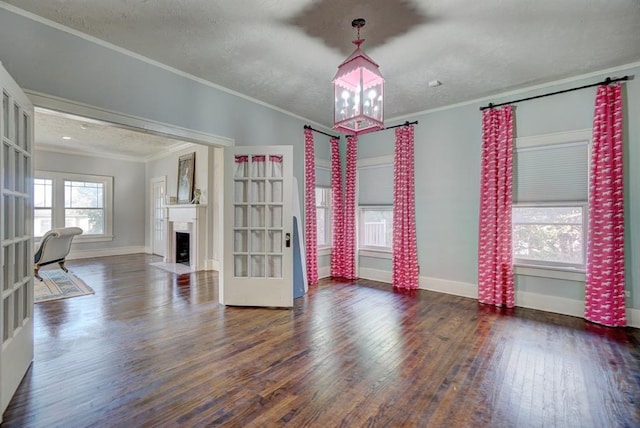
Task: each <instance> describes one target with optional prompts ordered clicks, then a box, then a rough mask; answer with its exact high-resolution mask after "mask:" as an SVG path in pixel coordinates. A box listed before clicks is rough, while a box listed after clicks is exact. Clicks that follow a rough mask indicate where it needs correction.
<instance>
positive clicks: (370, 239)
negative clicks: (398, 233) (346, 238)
mask: <svg viewBox="0 0 640 428" xmlns="http://www.w3.org/2000/svg"><path fill="white" fill-rule="evenodd" d="M392 242H393V210H391V209H385V210H381V209H364V210H362V235H361V244H362V245H363V246H370V247H387V248H391V244H392Z"/></svg>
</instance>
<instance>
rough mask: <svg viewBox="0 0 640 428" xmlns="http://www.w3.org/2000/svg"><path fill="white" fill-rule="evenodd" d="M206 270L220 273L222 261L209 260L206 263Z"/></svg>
mask: <svg viewBox="0 0 640 428" xmlns="http://www.w3.org/2000/svg"><path fill="white" fill-rule="evenodd" d="M204 269H205V270H215V271H217V272H220V260H217V259H208V260H206V261H205V262H204Z"/></svg>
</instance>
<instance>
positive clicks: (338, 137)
mask: <svg viewBox="0 0 640 428" xmlns="http://www.w3.org/2000/svg"><path fill="white" fill-rule="evenodd" d="M304 129H310V130H312V131H315V132H318V133H320V134H323V135H326V136H327V137H331V138H337V139H338V140H339V139H340V136H338V135H331V134H327V133H326V132H322V131H320V130H318V129H314V128H312V127H310V126H309V125H305V126H304Z"/></svg>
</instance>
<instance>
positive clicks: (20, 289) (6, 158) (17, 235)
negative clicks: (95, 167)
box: [0, 65, 33, 421]
mask: <svg viewBox="0 0 640 428" xmlns="http://www.w3.org/2000/svg"><path fill="white" fill-rule="evenodd" d="M0 88H1V89H2V91H1V92H2V107H1V110H0V135H1V136H2V151H1V152H0V168H1V172H0V189H2V198H1V199H0V224H1V225H2V226H1V227H0V241H1V242H2V252H1V253H0V259H1V260H2V277H1V278H0V289H1V290H2V303H0V334H2V348H1V350H0V405H1V406H2V409H1V412H0V421H1V420H2V416H1V414H2V413H4V411H5V409H6V408H7V405H8V404H9V401H10V400H11V397H13V394H14V393H15V391H16V389H17V388H18V385H19V384H20V381H21V380H22V378H23V377H24V374H25V373H26V371H27V369H28V368H29V365H30V364H31V361H32V360H33V172H32V158H31V154H32V150H33V105H32V104H31V102H30V101H29V99H28V98H27V96H26V95H25V94H24V92H22V90H21V89H20V87H19V86H18V84H17V83H16V82H15V81H14V80H13V79H12V78H11V76H10V75H9V73H7V71H6V70H5V69H4V68H3V67H2V66H1V65H0Z"/></svg>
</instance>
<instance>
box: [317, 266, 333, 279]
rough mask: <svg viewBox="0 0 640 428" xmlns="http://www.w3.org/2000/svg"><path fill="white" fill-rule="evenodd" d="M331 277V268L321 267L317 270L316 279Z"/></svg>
mask: <svg viewBox="0 0 640 428" xmlns="http://www.w3.org/2000/svg"><path fill="white" fill-rule="evenodd" d="M330 276H331V266H323V267H319V268H318V278H319V279H321V278H329V277H330Z"/></svg>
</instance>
